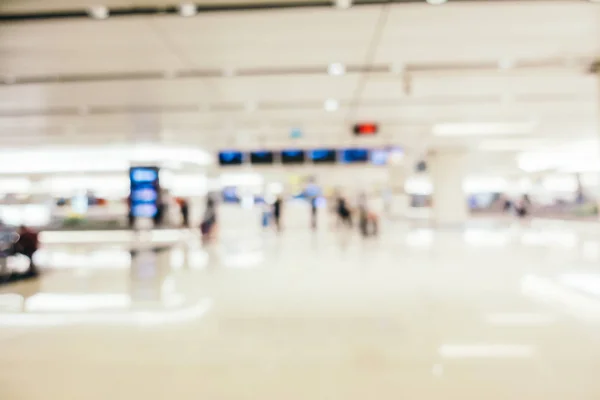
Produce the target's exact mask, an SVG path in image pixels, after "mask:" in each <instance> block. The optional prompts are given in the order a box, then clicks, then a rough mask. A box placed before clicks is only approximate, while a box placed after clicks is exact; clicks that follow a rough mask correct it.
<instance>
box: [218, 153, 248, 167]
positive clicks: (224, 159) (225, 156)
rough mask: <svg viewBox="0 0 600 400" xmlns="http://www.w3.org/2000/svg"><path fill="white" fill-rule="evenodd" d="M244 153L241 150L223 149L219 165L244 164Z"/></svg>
mask: <svg viewBox="0 0 600 400" xmlns="http://www.w3.org/2000/svg"><path fill="white" fill-rule="evenodd" d="M243 162H244V154H243V153H242V152H241V151H221V152H220V153H219V165H221V166H226V165H242V163H243Z"/></svg>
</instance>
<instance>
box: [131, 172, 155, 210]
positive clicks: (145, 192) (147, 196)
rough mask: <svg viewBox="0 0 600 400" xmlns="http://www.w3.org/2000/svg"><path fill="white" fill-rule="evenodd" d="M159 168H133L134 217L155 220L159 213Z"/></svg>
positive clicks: (132, 205) (132, 195)
mask: <svg viewBox="0 0 600 400" xmlns="http://www.w3.org/2000/svg"><path fill="white" fill-rule="evenodd" d="M158 171H159V170H158V168H157V167H131V168H130V170H129V181H130V189H131V192H130V207H131V214H132V215H133V216H134V217H142V218H154V216H155V215H156V213H157V211H158V194H159V191H160V185H159V181H158Z"/></svg>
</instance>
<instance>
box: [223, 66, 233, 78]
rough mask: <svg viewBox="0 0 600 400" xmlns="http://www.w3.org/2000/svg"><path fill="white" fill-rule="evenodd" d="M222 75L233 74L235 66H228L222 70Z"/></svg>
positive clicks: (229, 75)
mask: <svg viewBox="0 0 600 400" xmlns="http://www.w3.org/2000/svg"><path fill="white" fill-rule="evenodd" d="M223 76H226V77H232V76H235V68H232V67H228V68H225V69H224V70H223Z"/></svg>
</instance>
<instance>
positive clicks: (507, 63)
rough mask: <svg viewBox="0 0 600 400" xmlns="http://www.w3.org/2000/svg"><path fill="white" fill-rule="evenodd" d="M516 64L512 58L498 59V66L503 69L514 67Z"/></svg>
mask: <svg viewBox="0 0 600 400" xmlns="http://www.w3.org/2000/svg"><path fill="white" fill-rule="evenodd" d="M514 66H515V60H513V59H511V58H503V59H502V60H500V61H498V68H500V69H503V70H507V69H511V68H514Z"/></svg>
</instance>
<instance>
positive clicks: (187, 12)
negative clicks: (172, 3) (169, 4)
mask: <svg viewBox="0 0 600 400" xmlns="http://www.w3.org/2000/svg"><path fill="white" fill-rule="evenodd" d="M197 13H198V8H197V7H196V4H194V3H181V4H180V5H179V15H181V16H182V17H193V16H194V15H196V14H197Z"/></svg>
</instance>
